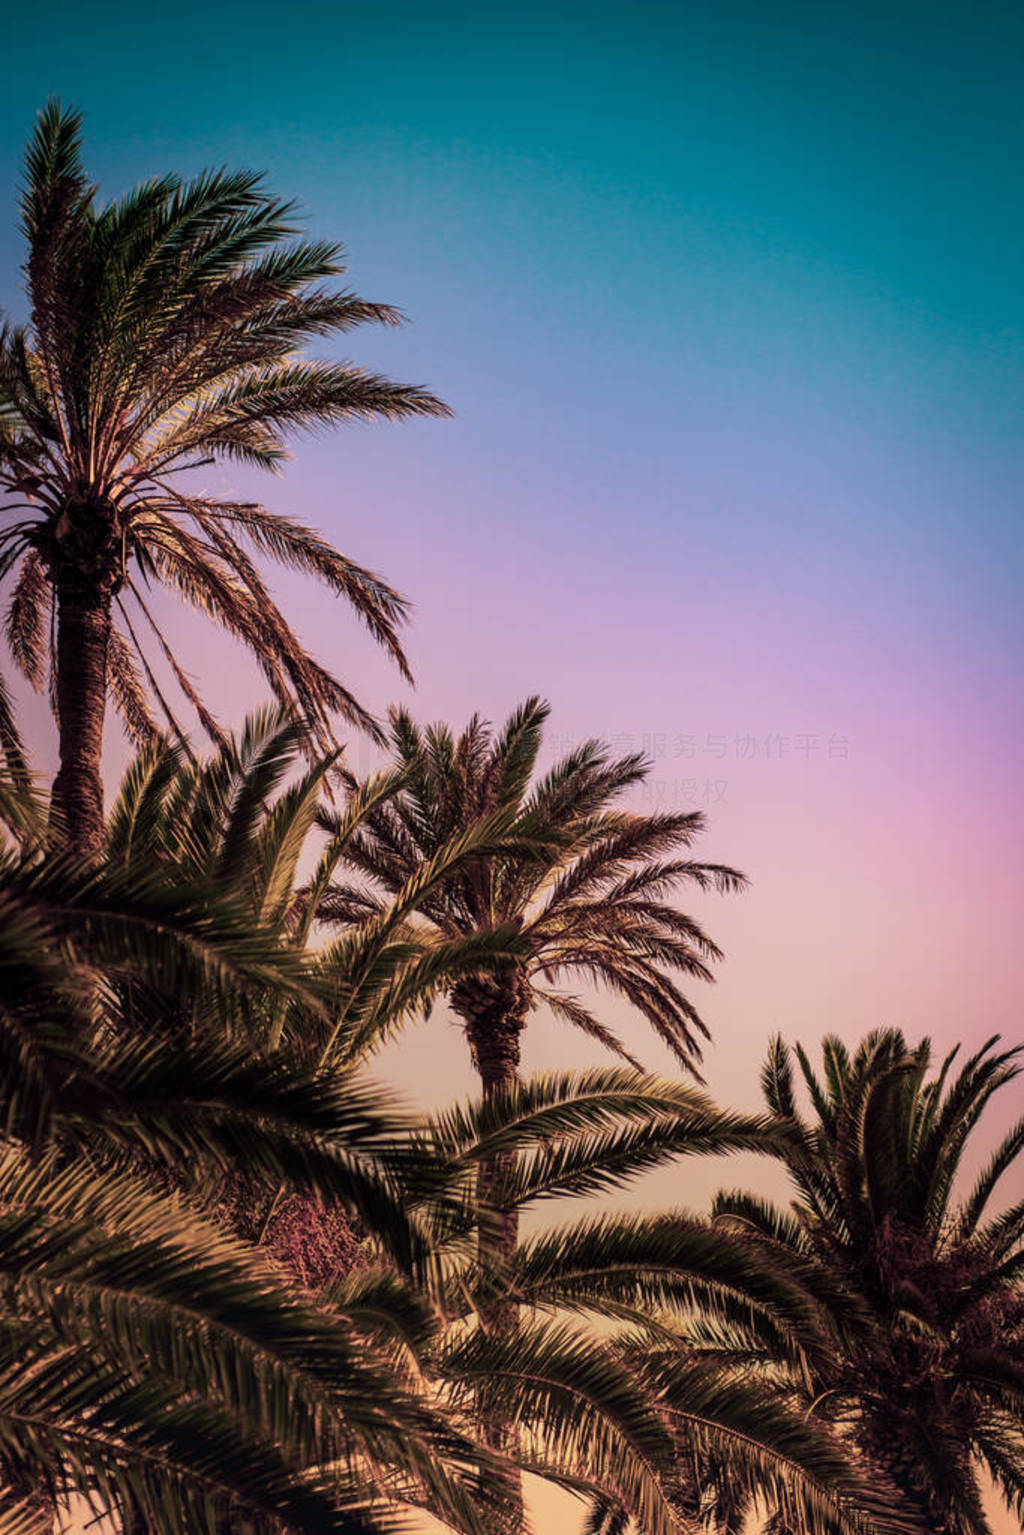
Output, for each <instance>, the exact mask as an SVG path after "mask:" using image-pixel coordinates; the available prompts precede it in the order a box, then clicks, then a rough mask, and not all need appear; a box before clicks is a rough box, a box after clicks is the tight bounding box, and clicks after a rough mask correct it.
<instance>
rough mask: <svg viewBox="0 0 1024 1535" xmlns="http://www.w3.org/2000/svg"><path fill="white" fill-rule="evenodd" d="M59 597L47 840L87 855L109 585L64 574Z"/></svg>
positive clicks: (92, 847)
mask: <svg viewBox="0 0 1024 1535" xmlns="http://www.w3.org/2000/svg"><path fill="white" fill-rule="evenodd" d="M56 592H57V712H58V718H59V729H60V768H59V770H58V773H57V777H56V778H55V779H54V783H53V792H52V796H51V804H50V842H51V844H52V845H53V846H54V847H59V848H67V849H68V850H69V851H71V852H74V853H80V854H83V855H85V856H89V855H90V854H92V853H94V852H95V851H96V850H97V849H98V848H99V846H100V844H101V843H102V841H103V781H102V779H101V777H100V764H101V761H102V754H103V720H104V715H105V713H106V703H107V657H108V652H109V649H110V627H111V601H112V589H111V584H110V583H109V582H107V581H103V580H96V579H88V578H87V579H83V578H82V577H81V576H79V575H78V574H77V572H75V571H73V570H72V571H61V572H59V573H58V575H57V578H56Z"/></svg>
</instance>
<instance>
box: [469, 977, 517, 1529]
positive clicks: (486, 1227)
mask: <svg viewBox="0 0 1024 1535" xmlns="http://www.w3.org/2000/svg"><path fill="white" fill-rule="evenodd" d="M452 1005H453V1009H454V1011H455V1012H456V1013H458V1014H459V1015H460V1016H461V1017H462V1018H463V1020H464V1022H465V1025H466V1036H467V1038H468V1040H469V1045H470V1049H471V1051H472V1054H473V1064H474V1066H475V1067H476V1069H477V1072H478V1073H479V1076H480V1081H481V1084H482V1086H483V1094H484V1101H485V1102H487V1103H493V1102H495V1101H498V1100H500V1098H501V1097H502V1095H503V1094H505V1093H507V1092H508V1091H509V1089H510V1088H512V1087H514V1086H515V1084H516V1082H518V1080H519V1054H520V1036H521V1034H522V1031H523V1026H524V1023H525V1019H526V994H525V984H524V982H523V980H522V978H521V977H520V976H519V975H518V974H517V973H514V972H513V973H512V974H510V975H505V976H501V977H487V978H483V977H480V978H477V979H475V980H473V981H468V982H460V984H459V986H458V987H456V990H455V993H454V995H453V997H452ZM514 1165H515V1153H514V1152H498V1153H496V1154H494V1155H493V1156H489V1157H486V1158H485V1159H484V1160H483V1161H482V1162H481V1164H480V1171H479V1173H478V1175H477V1197H478V1201H479V1205H480V1209H481V1211H482V1219H481V1222H480V1226H479V1228H478V1232H477V1257H478V1260H479V1263H480V1268H481V1270H482V1271H483V1273H484V1275H485V1276H491V1277H492V1279H493V1283H494V1298H493V1299H490V1300H487V1301H485V1303H484V1304H483V1305H482V1306H481V1308H480V1321H481V1324H482V1326H483V1327H484V1328H486V1329H487V1331H488V1332H490V1333H492V1334H496V1335H499V1336H500V1335H503V1334H504V1335H507V1334H509V1333H511V1332H513V1331H514V1329H515V1326H516V1321H517V1319H518V1314H519V1308H518V1306H517V1305H516V1302H515V1300H514V1299H512V1298H511V1297H510V1296H509V1295H508V1294H507V1293H505V1292H504V1291H503V1288H502V1285H503V1279H502V1275H503V1271H505V1270H506V1269H507V1267H508V1266H509V1264H510V1263H511V1261H512V1259H513V1258H514V1257H515V1253H516V1248H517V1247H518V1245H519V1211H518V1209H516V1208H514V1207H511V1206H510V1205H509V1204H508V1202H507V1197H506V1194H505V1189H506V1188H507V1185H508V1181H509V1174H510V1173H511V1171H512V1169H513V1167H514ZM480 1426H481V1429H482V1431H483V1437H484V1440H485V1442H486V1443H487V1444H488V1445H489V1446H490V1447H491V1449H494V1450H497V1451H498V1452H499V1453H504V1454H512V1453H513V1452H514V1451H515V1447H516V1441H517V1426H516V1424H515V1423H513V1422H512V1421H510V1419H509V1418H508V1416H507V1415H506V1413H505V1412H504V1411H503V1410H502V1409H501V1407H500V1406H499V1405H498V1404H496V1403H495V1402H494V1401H489V1400H488V1394H487V1392H486V1390H484V1391H482V1392H481V1395H480ZM507 1492H508V1504H509V1515H508V1518H507V1521H505V1522H504V1523H503V1525H502V1535H518V1532H519V1531H521V1530H522V1529H523V1528H524V1522H525V1521H524V1514H523V1479H522V1475H521V1473H520V1472H519V1471H513V1472H512V1473H511V1475H510V1476H509V1480H508V1489H507Z"/></svg>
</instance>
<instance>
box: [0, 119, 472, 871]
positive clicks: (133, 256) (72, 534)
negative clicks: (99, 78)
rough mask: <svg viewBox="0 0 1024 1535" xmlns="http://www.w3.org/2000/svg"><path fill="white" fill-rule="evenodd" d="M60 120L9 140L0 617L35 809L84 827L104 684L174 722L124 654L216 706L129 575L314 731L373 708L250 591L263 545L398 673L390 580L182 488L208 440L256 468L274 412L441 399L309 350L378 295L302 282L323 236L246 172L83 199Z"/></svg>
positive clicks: (333, 249)
mask: <svg viewBox="0 0 1024 1535" xmlns="http://www.w3.org/2000/svg"><path fill="white" fill-rule="evenodd" d="M79 129H80V123H79V118H78V116H77V115H76V114H74V113H72V112H68V111H65V110H63V109H61V107H60V106H59V104H57V103H51V104H50V105H49V106H48V107H47V108H46V110H45V111H44V112H43V114H42V115H41V117H40V120H39V124H38V126H37V129H36V132H35V136H34V138H33V140H32V142H31V144H30V147H29V151H28V158H27V169H26V182H25V190H24V193H23V196H22V227H23V231H24V235H25V239H26V242H27V246H28V257H27V262H26V274H27V286H28V298H29V304H30V311H31V313H30V323H29V326H28V328H27V329H18V328H12V327H7V328H5V329H4V331H3V333H2V342H0V490H2V491H3V492H5V493H6V506H5V508H4V510H5V511H6V512H7V513H8V514H9V515H11V516H12V517H13V518H14V521H13V522H12V523H10V525H9V526H7V527H6V528H5V529H4V531H3V532H2V534H0V576H4V575H13V576H14V578H15V579H14V586H13V591H12V595H11V599H10V603H9V607H8V612H7V624H6V627H7V637H8V641H9V643H10V646H11V649H12V652H13V655H14V658H15V661H16V663H17V664H18V666H19V667H20V668H21V670H22V671H23V672H24V673H25V675H26V676H27V677H28V678H29V679H30V680H31V681H32V682H33V683H34V684H35V685H36V686H41V685H42V684H43V683H44V681H45V680H46V676H47V671H48V670H49V675H50V682H51V689H52V693H53V697H54V702H55V706H56V709H57V713H58V717H59V722H60V731H61V766H60V772H59V774H58V778H57V782H56V785H55V790H54V812H55V815H56V816H57V817H58V818H60V817H62V818H63V820H64V823H65V825H64V832H65V835H66V836H67V838H68V839H69V840H70V841H71V842H72V843H73V844H74V845H76V846H79V847H81V848H95V847H96V846H98V844H99V842H100V840H101V838H102V789H101V784H100V778H99V760H100V748H101V739H102V726H103V714H104V706H105V700H106V694H107V691H108V688H109V691H110V693H111V694H112V696H113V699H114V702H115V704H116V706H117V708H118V710H119V712H120V714H121V716H122V718H123V720H124V722H125V724H126V726H127V728H128V729H129V731H130V732H131V733H132V734H133V735H134V736H135V737H136V738H146V737H148V736H151V735H152V734H153V733H154V730H155V726H154V720H153V717H152V714H151V709H150V702H149V695H152V697H153V698H155V700H156V703H157V706H158V708H159V709H160V710H161V711H162V712H163V714H164V715H165V717H166V719H167V723H168V725H169V726H170V728H171V729H172V730H173V731H174V732H176V733H178V734H180V730H179V729H178V725H177V722H176V721H175V719H174V717H173V713H172V711H171V706H170V704H169V702H168V700H167V698H166V696H165V693H164V691H163V690H162V689H161V687H160V685H159V683H158V681H157V679H156V676H155V674H154V672H153V669H152V665H151V663H150V661H149V659H148V658H147V656H146V654H145V653H144V650H143V647H142V637H143V636H144V635H147V634H148V635H149V636H150V638H151V639H152V640H153V642H154V644H155V646H156V649H157V651H158V652H159V653H160V655H161V656H162V657H163V659H164V661H165V662H166V664H167V665H168V666H169V667H170V670H171V672H172V673H173V676H174V678H175V680H176V682H177V685H178V687H179V688H180V690H181V691H182V692H183V693H184V695H185V696H186V697H187V699H188V700H189V701H190V703H191V704H192V705H193V707H194V708H195V709H196V710H197V712H198V714H199V716H200V719H201V721H202V723H203V725H204V726H205V727H206V729H207V730H208V731H209V732H210V733H211V734H212V735H213V736H214V737H217V736H218V734H219V732H218V728H217V725H216V722H215V721H214V720H213V719H212V717H211V716H210V714H209V712H208V710H207V709H206V708H205V706H204V704H203V702H202V699H201V698H200V697H199V695H198V693H197V692H196V690H195V688H194V687H193V685H192V683H191V681H190V680H189V678H188V677H187V676H186V674H185V672H184V670H183V669H182V667H181V666H180V664H179V663H178V661H177V659H176V657H175V656H174V655H173V653H172V651H171V648H170V646H169V645H168V643H167V640H166V639H165V637H164V635H163V633H162V632H161V630H160V628H159V626H158V624H157V620H156V618H155V617H154V614H153V611H152V608H151V605H150V601H149V600H148V590H149V588H150V587H152V586H153V585H163V586H166V587H168V588H170V589H171V590H172V591H173V592H174V593H175V594H176V595H177V596H179V597H180V598H182V599H183V600H184V601H185V602H187V603H189V604H191V605H192V606H194V607H196V608H198V609H200V610H201V611H202V612H204V613H206V614H207V615H209V616H210V617H211V618H212V619H214V620H215V621H216V622H217V623H219V624H221V625H222V626H223V627H224V628H226V629H227V630H228V632H229V633H231V634H233V635H234V636H235V637H236V638H238V639H240V640H241V641H242V642H243V643H244V644H245V645H246V646H247V647H248V648H249V649H250V650H251V651H252V652H253V654H254V655H255V657H256V659H257V661H258V663H259V665H260V667H261V668H262V670H263V672H264V674H265V676H266V678H267V680H268V682H269V684H270V687H271V689H272V690H273V692H274V694H275V695H276V696H277V697H278V698H279V699H281V700H290V701H292V702H293V703H295V704H297V705H298V707H299V708H300V710H301V712H302V714H303V715H304V717H305V719H306V720H307V722H308V724H309V726H310V728H311V730H312V731H313V733H314V735H315V736H316V737H317V738H318V739H319V740H320V743H321V745H326V744H328V742H329V738H330V736H331V726H330V720H331V716H332V714H334V713H335V712H337V713H340V714H341V715H342V716H343V717H345V718H346V719H348V720H350V721H352V722H354V723H356V724H358V725H360V726H361V727H364V728H370V729H373V728H374V722H373V721H372V719H371V718H370V716H369V715H368V714H367V713H366V711H365V710H364V709H363V708H362V707H361V706H360V705H359V704H358V702H357V701H356V699H355V698H354V697H353V696H352V694H351V693H350V692H349V690H348V689H347V688H346V687H345V686H343V684H342V683H341V682H339V681H338V680H337V679H336V678H335V677H333V676H332V675H331V674H330V673H329V672H328V671H327V670H326V669H325V668H324V667H322V666H321V665H320V664H319V663H318V662H317V661H316V660H315V659H314V658H313V657H312V656H311V655H309V654H308V653H307V651H306V650H305V648H304V647H303V645H302V643H301V642H300V640H299V639H298V637H297V635H296V634H295V633H294V631H293V630H292V628H291V627H290V626H289V624H288V623H287V622H286V620H285V618H284V616H283V614H282V613H281V611H280V610H279V608H278V607H277V605H276V604H275V602H274V601H273V600H272V598H271V596H270V593H269V591H268V590H267V587H266V585H265V583H264V581H263V579H262V577H261V575H260V572H259V568H258V559H259V557H260V556H263V555H270V556H271V557H272V558H274V559H275V560H278V561H280V562H282V563H284V564H285V565H290V566H293V567H294V568H296V569H298V570H302V571H305V572H308V573H310V574H312V575H315V576H317V577H318V578H319V579H321V580H322V581H324V582H325V583H326V584H327V586H328V587H329V588H330V589H331V590H332V591H334V592H336V593H337V594H338V595H340V596H342V597H344V598H345V599H346V600H347V601H349V602H350V603H352V605H353V606H354V607H355V609H356V611H357V612H358V613H359V615H360V617H361V618H362V619H363V620H364V622H365V623H366V624H367V625H368V627H369V629H370V631H371V632H372V633H373V635H374V636H375V638H376V639H377V640H378V641H380V643H381V644H382V645H384V647H385V648H386V649H387V650H388V651H389V653H390V654H391V655H392V656H393V657H394V658H395V660H396V661H397V662H398V664H399V666H400V667H401V668H402V670H403V671H406V672H407V667H406V663H405V658H404V656H403V654H402V650H401V646H400V644H399V640H398V635H397V629H398V625H399V624H400V622H401V621H402V619H403V617H404V615H405V603H404V600H403V598H402V597H401V596H400V595H399V594H398V593H397V592H396V591H394V590H393V589H392V588H391V587H390V586H388V585H387V584H386V583H385V582H383V581H382V580H380V579H379V578H378V577H377V576H375V575H374V574H372V572H370V571H368V570H365V569H363V568H362V567H361V566H359V565H356V564H354V563H353V562H352V561H351V560H348V559H346V558H345V557H344V556H343V555H341V554H339V553H338V552H337V551H336V550H335V549H333V548H332V547H331V546H330V544H328V543H327V542H326V541H325V540H324V539H323V538H321V537H320V536H319V535H318V534H316V533H315V532H313V531H312V530H311V529H309V528H307V527H304V526H303V525H301V524H300V523H298V522H295V521H294V520H292V519H290V518H287V517H282V516H278V515H274V514H272V513H271V512H269V511H268V510H266V509H265V508H263V507H261V506H259V505H255V504H251V503H248V502H241V501H232V500H225V499H223V498H221V497H218V496H213V495H208V494H206V493H205V492H203V491H202V490H199V489H197V488H196V482H195V476H194V474H190V473H183V471H193V470H195V469H197V468H198V467H199V466H201V465H203V464H208V463H212V462H217V461H221V460H233V461H235V462H238V463H241V464H246V465H255V466H258V467H260V468H264V469H271V470H272V469H275V468H277V467H278V466H279V464H280V462H281V461H282V459H283V458H285V457H286V448H285V439H286V437H287V436H288V435H289V434H292V433H295V432H301V431H304V430H313V429H316V428H319V427H322V426H325V425H328V424H333V423H336V422H341V421H348V420H351V419H353V418H360V417H363V418H376V417H381V416H383V417H388V418H398V417H404V416H410V415H439V414H444V413H445V411H446V407H445V406H443V405H442V404H441V402H440V401H439V400H437V399H435V398H434V396H433V395H431V394H429V393H427V392H426V391H425V390H422V389H420V388H416V387H407V386H401V385H396V384H393V383H391V382H390V381H389V380H387V379H385V378H382V377H379V376H376V375H374V374H370V373H367V372H364V371H363V370H361V369H359V368H356V367H354V366H352V365H351V364H348V363H334V362H322V361H312V360H309V359H308V358H306V357H305V356H304V355H303V352H302V349H303V347H304V346H305V344H306V343H307V342H308V341H309V340H310V339H311V338H313V337H317V336H330V335H334V334H338V333H344V332H347V331H349V330H351V329H352V328H353V327H355V326H357V325H361V324H363V323H365V322H367V321H376V322H382V323H385V324H394V323H397V322H398V321H399V320H400V316H399V315H398V314H397V312H396V311H395V310H394V309H392V308H390V307H388V306H387V305H383V304H374V303H368V302H366V301H365V300H363V299H361V298H359V297H357V296H356V295H355V294H353V293H350V292H337V291H333V290H332V289H330V288H329V287H326V286H324V284H325V282H326V281H327V280H328V279H330V278H333V277H335V276H336V275H337V274H338V273H340V272H342V271H344V267H343V266H342V265H341V262H340V258H341V250H340V247H338V246H337V245H332V244H328V243H324V242H321V241H311V240H306V239H301V238H299V237H298V233H297V225H296V221H295V215H294V210H293V208H292V206H291V205H290V204H287V203H282V202H281V201H279V200H277V199H276V198H274V197H272V196H271V195H269V194H268V193H267V192H266V191H265V190H264V189H263V187H262V184H261V179H260V177H258V176H256V175H254V174H252V173H251V172H249V171H237V172H228V171H217V172H207V173H204V174H202V175H200V176H198V177H196V178H195V179H194V180H192V181H189V182H183V181H182V180H181V179H180V178H178V177H177V176H161V177H159V178H157V179H155V180H151V181H147V182H145V183H144V184H143V185H141V186H139V187H137V188H136V189H135V190H134V191H133V192H130V193H128V194H127V195H126V196H124V197H121V198H119V199H117V200H116V201H114V202H111V203H109V204H107V205H106V206H100V205H99V204H98V202H97V198H96V191H95V188H94V187H93V186H92V185H90V183H89V181H88V179H87V177H86V175H85V171H84V169H83V165H82V156H81V143H80V131H79Z"/></svg>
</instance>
